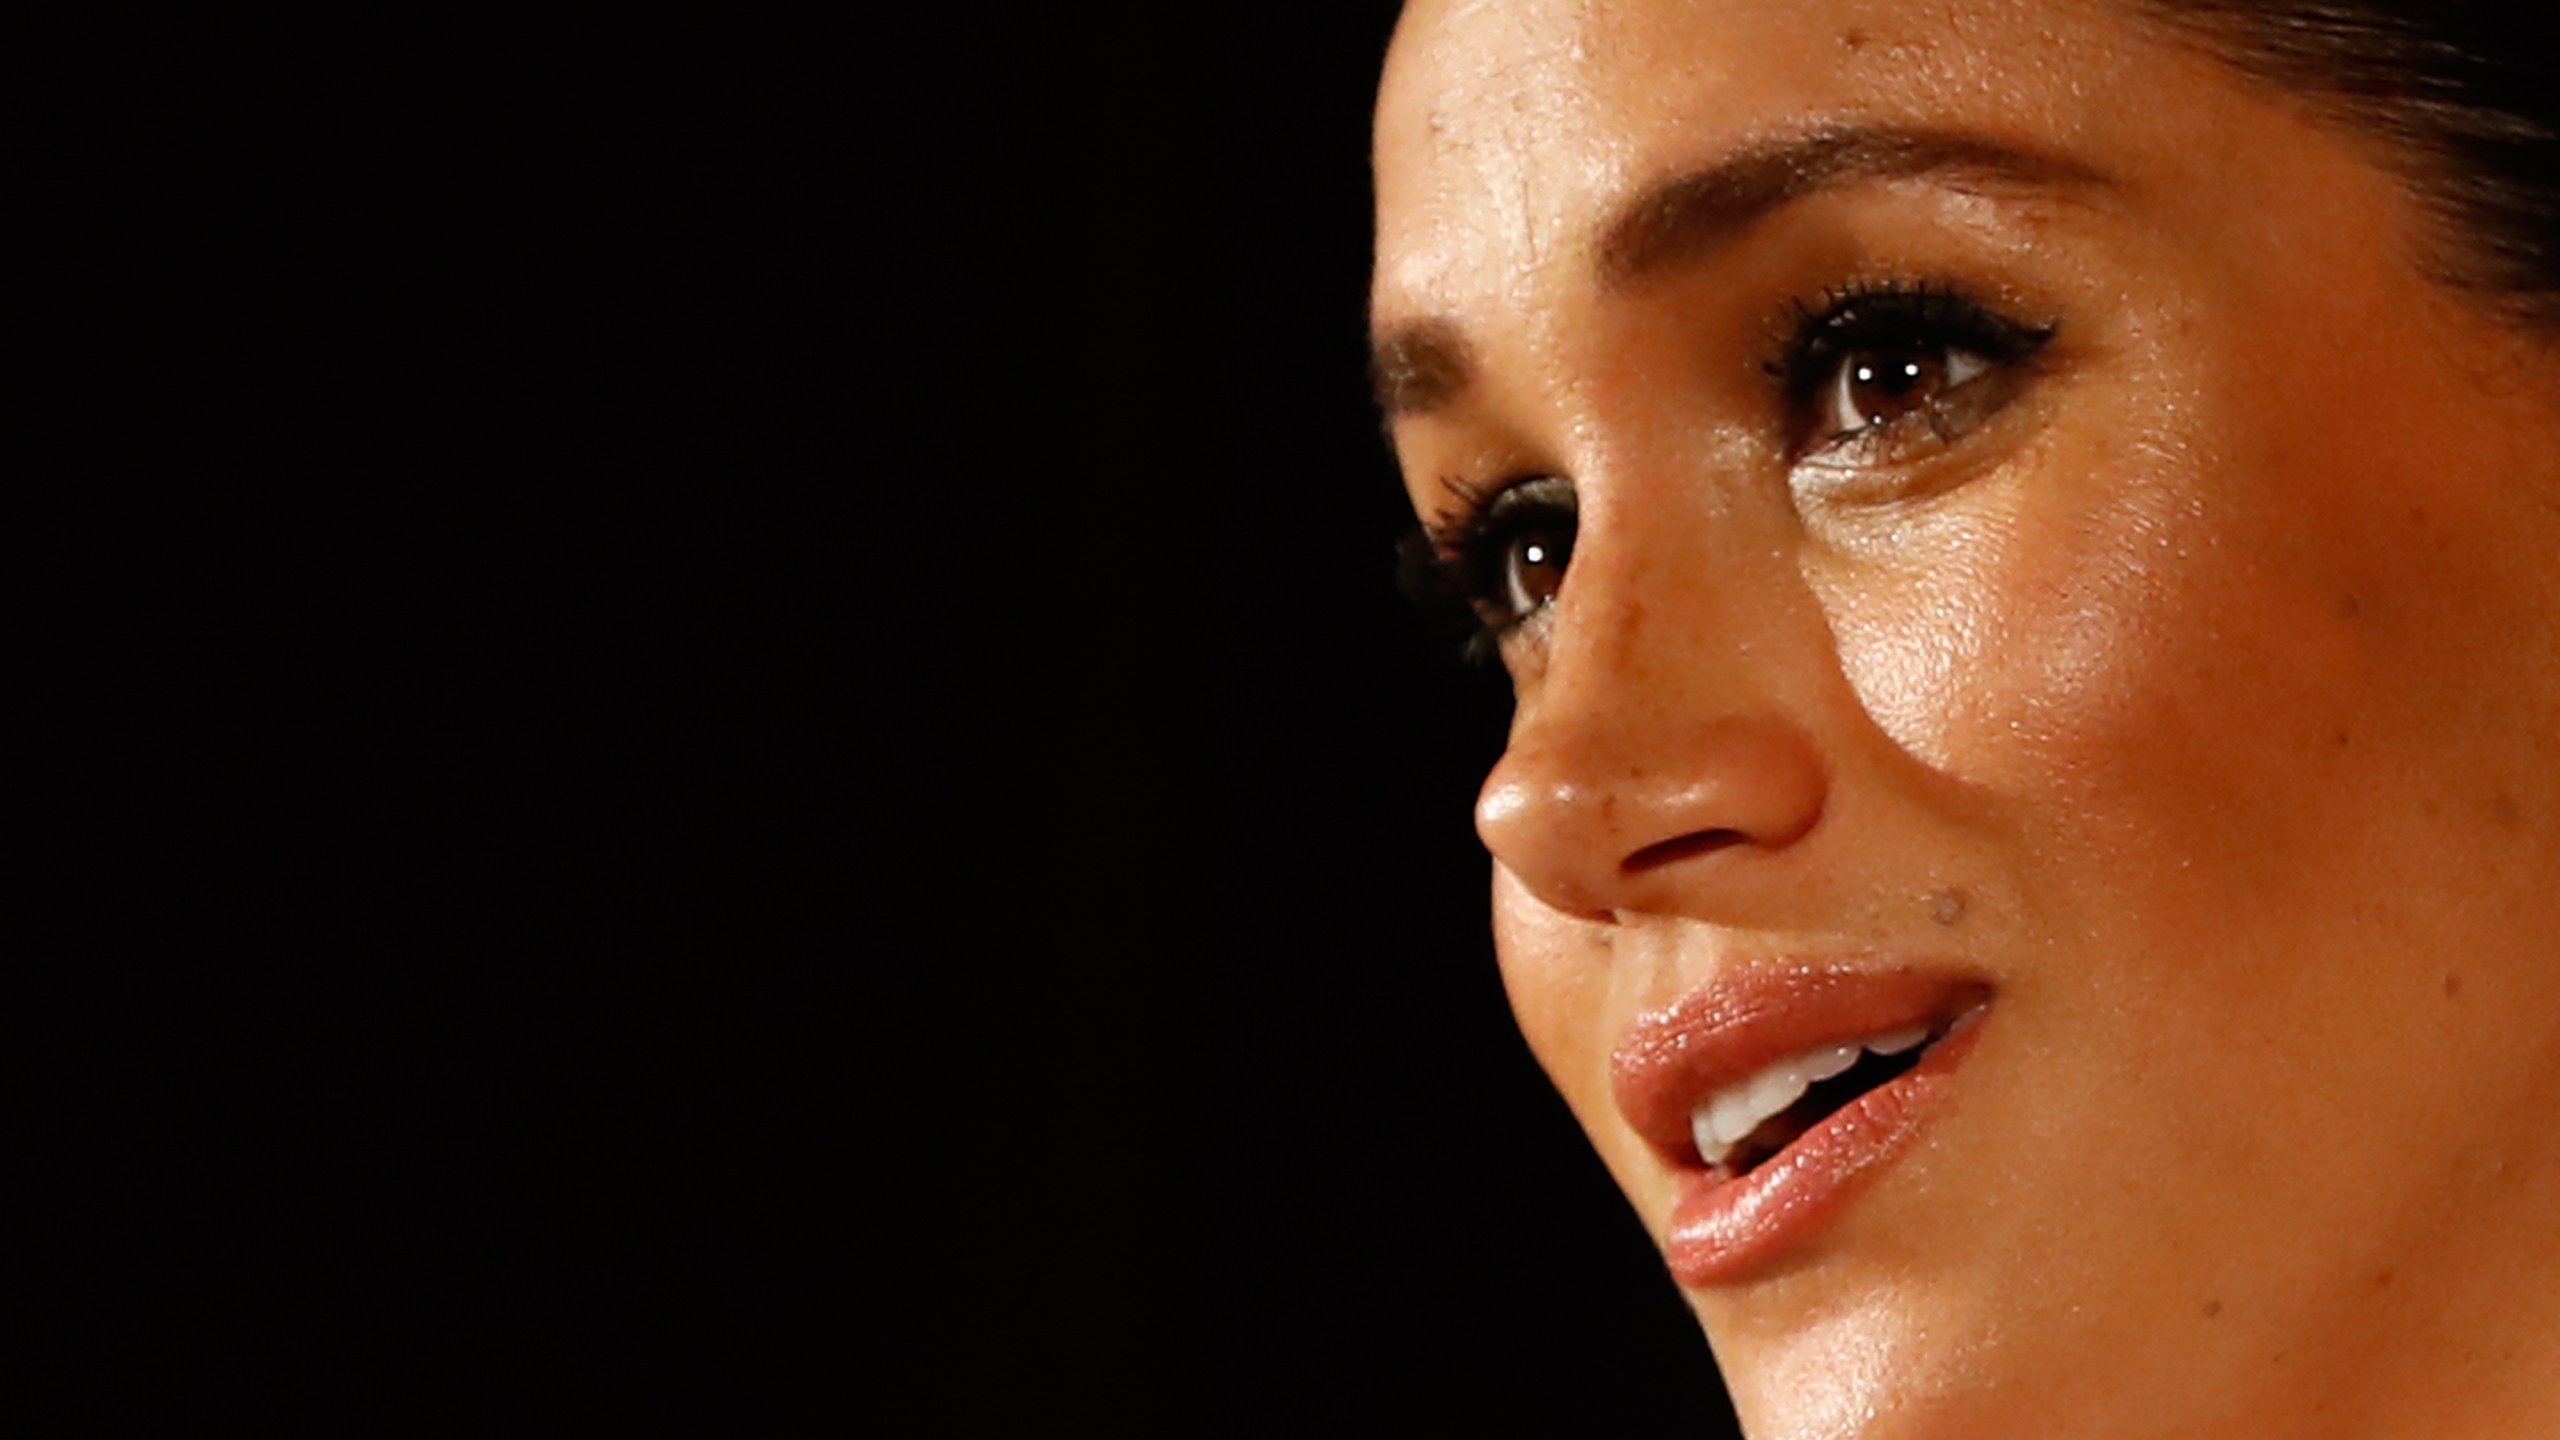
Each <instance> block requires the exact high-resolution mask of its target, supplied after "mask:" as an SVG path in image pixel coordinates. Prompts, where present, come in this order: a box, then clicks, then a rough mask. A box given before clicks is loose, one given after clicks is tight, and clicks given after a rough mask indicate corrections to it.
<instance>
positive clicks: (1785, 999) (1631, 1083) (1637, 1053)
mask: <svg viewBox="0 0 2560 1440" xmlns="http://www.w3.org/2000/svg"><path fill="white" fill-rule="evenodd" d="M1990 993H1991V987H1990V985H1989V984H1988V983H1987V982H1986V981H1985V980H1983V979H1982V977H1981V976H1979V975H1977V974H1973V973H1970V972H1968V971H1965V970H1962V969H1959V968H1954V967H1948V966H1939V965H1861V966H1855V967H1829V968H1825V967H1810V966H1807V967H1800V966H1767V967H1753V968H1751V969H1746V970H1741V971H1736V972H1734V973H1731V974H1727V975H1723V976H1719V977H1718V978H1716V979H1715V980H1713V981H1711V982H1710V983H1708V984H1706V985H1702V986H1700V987H1699V988H1697V989H1695V990H1692V991H1690V992H1689V993H1687V994H1685V995H1683V996H1681V997H1680V998H1679V999H1677V1000H1674V1001H1672V1002H1671V1003H1670V1004H1668V1005H1665V1006H1663V1007H1662V1008H1660V1009H1658V1010H1651V1011H1647V1012H1645V1013H1644V1014H1642V1015H1639V1016H1637V1017H1636V1019H1635V1022H1634V1023H1633V1024H1632V1025H1630V1026H1628V1027H1627V1032H1626V1034H1625V1035H1623V1036H1621V1037H1620V1039H1619V1041H1618V1048H1617V1050H1616V1052H1615V1053H1614V1054H1613V1055H1612V1056H1611V1057H1610V1071H1611V1080H1612V1082H1613V1085H1612V1088H1613V1089H1614V1090H1615V1091H1616V1095H1617V1101H1618V1111H1619V1113H1620V1114H1621V1115H1623V1116H1625V1117H1626V1121H1627V1123H1628V1125H1630V1126H1632V1127H1633V1128H1634V1130H1635V1132H1636V1133H1637V1134H1638V1135H1639V1136H1641V1137H1643V1139H1644V1141H1645V1143H1647V1144H1649V1145H1651V1146H1652V1147H1653V1149H1654V1151H1655V1153H1656V1154H1658V1155H1660V1156H1661V1157H1662V1159H1663V1162H1664V1163H1665V1164H1668V1165H1671V1166H1674V1167H1684V1168H1691V1169H1694V1168H1696V1167H1697V1166H1698V1165H1699V1164H1700V1161H1699V1158H1698V1152H1697V1147H1696V1144H1695V1143H1694V1142H1693V1141H1692V1140H1691V1138H1690V1132H1689V1114H1690V1111H1691V1110H1693V1109H1694V1108H1695V1107H1696V1106H1697V1105H1698V1103H1699V1102H1700V1101H1702V1100H1704V1099H1706V1098H1707V1097H1708V1096H1710V1095H1712V1094H1714V1093H1715V1092H1716V1091H1717V1090H1719V1089H1721V1088H1723V1087H1724V1086H1727V1085H1730V1084H1732V1083H1734V1082H1735V1081H1738V1080H1741V1079H1744V1078H1745V1077H1747V1076H1750V1075H1752V1074H1754V1073H1755V1072H1757V1071H1759V1070H1761V1069H1763V1068H1765V1067H1766V1066H1769V1065H1772V1064H1775V1063H1776V1062H1778V1061H1780V1060H1784V1059H1787V1058H1788V1057H1790V1056H1793V1055H1797V1054H1801V1053H1802V1052H1804V1051H1806V1050H1810V1049H1812V1048H1814V1047H1815V1046H1818V1045H1832V1044H1840V1043H1844V1042H1848V1041H1854V1040H1861V1039H1865V1038H1867V1037H1869V1036H1874V1035H1881V1034H1884V1033H1886V1032H1888V1031H1892V1030H1898V1029H1902V1028H1904V1027H1906V1026H1910V1025H1915V1024H1928V1025H1932V1026H1939V1027H1943V1026H1944V1025H1946V1024H1947V1023H1949V1022H1951V1021H1953V1020H1955V1019H1956V1018H1957V1017H1959V1016H1960V1015H1962V1014H1963V1013H1964V1012H1965V1011H1967V1010H1969V1009H1971V1008H1973V1007H1974V1006H1976V1005H1979V1004H1981V1003H1982V1002H1983V1001H1984V1000H1985V999H1987V998H1989V996H1990Z"/></svg>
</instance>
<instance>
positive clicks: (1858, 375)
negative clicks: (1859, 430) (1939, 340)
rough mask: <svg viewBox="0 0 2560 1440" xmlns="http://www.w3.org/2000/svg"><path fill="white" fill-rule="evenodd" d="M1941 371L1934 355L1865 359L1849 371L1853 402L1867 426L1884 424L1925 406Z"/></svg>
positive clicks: (1874, 356)
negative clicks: (1906, 412)
mask: <svg viewBox="0 0 2560 1440" xmlns="http://www.w3.org/2000/svg"><path fill="white" fill-rule="evenodd" d="M1942 368H1943V367H1942V365H1941V362H1940V361H1939V360H1938V359H1937V358H1936V357H1935V356H1930V355H1924V354H1902V355H1890V356H1885V355H1870V356H1867V357H1864V358H1863V359H1861V360H1860V361H1859V363H1857V364H1855V365H1853V366H1851V367H1850V369H1849V381H1850V386H1851V390H1852V397H1851V398H1852V403H1854V404H1855V405H1856V407H1857V411H1858V414H1859V415H1860V416H1862V417H1864V418H1865V420H1866V421H1867V423H1868V424H1871V425H1880V424H1883V423H1884V422H1885V421H1887V420H1890V419H1892V418H1893V417H1894V416H1896V415H1898V414H1901V413H1903V412H1905V411H1908V410H1912V409H1915V408H1917V407H1918V406H1919V405H1920V404H1922V403H1925V402H1926V401H1927V399H1928V397H1929V395H1930V394H1931V393H1932V392H1933V391H1934V390H1936V388H1937V380H1938V378H1939V374H1940V372H1941V370H1942Z"/></svg>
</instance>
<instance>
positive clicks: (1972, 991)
mask: <svg viewBox="0 0 2560 1440" xmlns="http://www.w3.org/2000/svg"><path fill="white" fill-rule="evenodd" d="M1991 1001H1992V995H1991V990H1990V987H1989V986H1988V985H1987V984H1984V983H1983V982H1981V981H1979V980H1977V979H1972V978H1968V977H1963V976H1958V975H1952V974H1947V973H1943V972H1925V971H1917V970H1898V971H1890V972H1881V973H1875V972H1867V973H1862V972H1853V971H1830V972H1818V973H1813V974H1793V973H1772V974H1759V975H1741V976H1732V977H1727V978H1725V979H1722V980H1719V981H1718V982H1717V983H1716V984H1714V985H1711V986H1709V987H1706V988H1705V989H1702V990H1700V991H1698V992H1696V993H1693V994H1691V995H1689V996H1685V997H1683V998H1682V999H1681V1000H1680V1001H1678V1002H1676V1003H1674V1004H1673V1005H1671V1006H1669V1007H1666V1008H1665V1009H1663V1010H1661V1011H1657V1012H1654V1013H1652V1014H1649V1015H1646V1016H1643V1017H1640V1018H1639V1019H1638V1021H1637V1022H1636V1024H1635V1025H1634V1026H1633V1027H1632V1028H1631V1029H1630V1030H1629V1032H1628V1035H1627V1037H1626V1039H1625V1041H1624V1042H1623V1043H1622V1044H1621V1045H1620V1046H1619V1049H1618V1052H1617V1055H1616V1057H1615V1062H1614V1068H1615V1070H1616V1075H1615V1081H1616V1090H1617V1096H1618V1103H1619V1109H1620V1111H1621V1112H1622V1113H1623V1114H1624V1115H1625V1116H1626V1118H1627V1120H1628V1121H1629V1123H1630V1124H1631V1125H1632V1126H1633V1127H1634V1128H1635V1130H1636V1131H1637V1133H1638V1134H1639V1135H1641V1136H1643V1137H1644V1139H1645V1140H1646V1142H1647V1143H1648V1144H1649V1145H1650V1146H1651V1147H1652V1148H1653V1150H1654V1151H1655V1153H1656V1154H1657V1155H1658V1156H1659V1157H1660V1158H1661V1159H1662V1161H1663V1162H1664V1164H1665V1165H1666V1166H1668V1167H1669V1168H1671V1169H1672V1170H1673V1171H1674V1172H1675V1174H1676V1175H1677V1177H1678V1179H1679V1182H1680V1197H1679V1200H1678V1201H1677V1203H1676V1204H1675V1206H1674V1208H1673V1211H1672V1214H1671V1217H1670V1221H1669V1224H1668V1227H1667V1234H1666V1239H1665V1246H1664V1249H1665V1253H1666V1256H1667V1258H1668V1259H1669V1260H1670V1262H1671V1269H1672V1273H1673V1275H1674V1276H1675V1277H1676V1278H1677V1279H1678V1280H1679V1281H1680V1282H1681V1283H1682V1284H1683V1285H1689V1286H1693V1287H1703V1286H1710V1285H1717V1284H1725V1283H1730V1282H1732V1281H1735V1280H1740V1279H1747V1278H1751V1277H1753V1276H1756V1275H1758V1274H1760V1273H1762V1272H1763V1271H1764V1270H1765V1269H1767V1268H1768V1266H1769V1265H1771V1264H1772V1263H1773V1262H1775V1261H1776V1260H1778V1259H1779V1258H1781V1257H1782V1256H1784V1255H1786V1254H1788V1253H1790V1252H1792V1251H1794V1250H1795V1249H1797V1248H1799V1247H1800V1246H1802V1245H1804V1244H1806V1243H1808V1242H1810V1241H1811V1240H1812V1239H1813V1238H1814V1237H1815V1236H1816V1235H1818V1234H1819V1233H1821V1231H1822V1230H1824V1229H1825V1228H1826V1227H1827V1226H1828V1225H1829V1224H1830V1223H1831V1221H1832V1220H1833V1219H1834V1218H1836V1216H1837V1215H1838V1214H1839V1212H1840V1211H1841V1210H1842V1209H1843V1208H1844V1207H1845V1206H1846V1205H1847V1203H1848V1201H1849V1200H1850V1198H1851V1196H1852V1194H1853V1192H1854V1191H1855V1190H1856V1189H1857V1188H1858V1187H1859V1185H1860V1183H1861V1182H1862V1181H1863V1180H1864V1179H1865V1178H1866V1177H1868V1176H1869V1175H1870V1174H1872V1173H1873V1172H1875V1171H1877V1170H1879V1169H1880V1168H1882V1167H1883V1166H1884V1165H1885V1164H1886V1163H1888V1162H1889V1161H1891V1160H1892V1159H1893V1158H1895V1157H1896V1156H1898V1155H1899V1154H1900V1153H1902V1152H1903V1151H1904V1150H1905V1149H1907V1148H1908V1146H1909V1143H1910V1142H1911V1141H1912V1140H1913V1139H1915V1138H1917V1136H1918V1134H1919V1132H1920V1130H1921V1128H1922V1127H1923V1125H1924V1123H1925V1122H1926V1121H1927V1120H1928V1119H1929V1118H1930V1117H1931V1116H1932V1115H1933V1114H1934V1113H1935V1112H1936V1111H1937V1110H1938V1109H1939V1108H1941V1102H1942V1101H1943V1100H1944V1098H1945V1092H1946V1090H1947V1088H1948V1083H1949V1081H1950V1080H1951V1079H1952V1077H1953V1075H1954V1073H1955V1069H1956V1067H1957V1066H1958V1065H1960V1064H1961V1063H1962V1062H1963V1060H1964V1058H1965V1057H1966V1056H1967V1055H1968V1054H1969V1053H1970V1052H1971V1051H1972V1049H1973V1045H1974V1039H1975V1037H1976V1035H1977V1034H1978V1032H1979V1028H1980V1025H1981V1022H1982V1021H1983V1019H1984V1018H1985V1017H1986V1016H1987V1015H1988V1014H1989V1012H1990V1009H1991Z"/></svg>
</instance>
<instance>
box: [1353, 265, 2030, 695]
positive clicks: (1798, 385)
mask: <svg viewBox="0 0 2560 1440" xmlns="http://www.w3.org/2000/svg"><path fill="white" fill-rule="evenodd" d="M2054 328H2055V327H2053V326H2052V325H2044V326H2031V325H2025V324H2021V323H2019V322H2017V321H2014V320H2011V319H2008V318H2007V317H2005V316H2002V315H2000V314H1997V313H1995V312H1994V311H1992V310H1990V309H1989V308H1987V307H1986V306H1985V305H1983V304H1982V303H1981V302H1979V301H1977V300H1975V299H1973V298H1972V296H1971V295H1969V294H1968V293H1966V292H1965V291H1964V290H1963V289H1961V288H1959V287H1957V286H1955V285H1952V284H1947V283H1943V282H1939V281H1916V282H1915V281H1904V280H1884V281H1878V282H1872V283H1863V284H1858V285H1851V286H1845V287H1842V288H1839V289H1834V290H1830V291H1827V292H1825V294H1824V295H1823V297H1822V299H1821V300H1820V301H1819V302H1816V303H1810V304H1809V303H1806V302H1805V301H1802V300H1795V301H1791V302H1790V303H1789V304H1788V306H1787V308H1786V311H1785V312H1784V314H1783V316H1782V317H1781V319H1780V321H1779V324H1778V329H1779V331H1780V334H1781V338H1780V339H1779V341H1778V342H1777V353H1776V354H1775V356H1774V357H1773V358H1772V359H1770V360H1769V361H1768V362H1767V363H1766V364H1765V365H1764V366H1763V367H1762V368H1763V369H1764V370H1765V371H1766V372H1767V373H1768V375H1769V377H1770V379H1771V381H1772V383H1773V385H1774V387H1775V392H1776V393H1775V396H1774V400H1775V403H1776V405H1777V406H1778V409H1779V413H1780V414H1781V415H1783V416H1784V417H1785V440H1786V454H1787V457H1788V461H1789V463H1790V464H1791V465H1793V464H1802V463H1807V462H1822V463H1828V464H1832V465H1836V466H1841V467H1843V468H1855V467H1858V466H1861V465H1867V464H1877V463H1890V462H1891V461H1893V460H1894V459H1897V458H1899V457H1897V456H1894V455H1892V454H1890V453H1889V452H1890V451H1892V450H1893V449H1895V448H1896V447H1897V446H1898V445H1901V444H1906V443H1918V444H1923V445H1926V444H1930V443H1932V442H1935V443H1938V444H1943V443H1947V442H1951V441H1953V440H1954V439H1956V438H1957V437H1959V436H1960V435H1962V434H1963V433H1964V431H1965V430H1966V429H1969V428H1970V426H1971V425H1972V424H1975V423H1979V422H1980V421H1981V420H1983V419H1987V418H1988V417H1989V416H1990V414H1992V413H1995V412H1996V411H1997V410H1998V409H1999V408H2001V407H2002V406H2003V405H2005V404H2006V403H2007V401H2008V399H2009V398H2010V397H2011V395H2012V394H2014V388H2003V387H2005V386H2011V385H2012V382H2014V381H2016V380H2017V379H2020V378H2022V377H2023V375H2024V374H2025V373H2026V372H2025V370H2024V367H2025V366H2026V365H2027V362H2029V361H2030V360H2031V359H2032V358H2033V357H2034V355H2035V353H2036V352H2037V351H2038V350H2040V349H2042V348H2043V346H2044V345H2045V343H2046V342H2047V341H2049V340H2051V339H2052V338H2053V334H2054ZM1897 353H1898V354H1902V355H1906V356H1908V355H1914V354H1921V355H1935V356H1938V357H1940V358H1941V359H1946V358H1950V357H1954V356H1957V355H1964V356H1968V357H1971V358H1972V359H1974V360H1977V361H1979V362H1980V365H1979V367H1978V368H1977V369H1976V370H1974V371H1973V372H1972V373H1970V374H1967V375H1965V376H1964V377H1962V378H1959V379H1956V380H1955V381H1953V382H1952V383H1950V384H1948V385H1946V386H1945V388H1944V389H1943V390H1941V391H1939V392H1937V393H1936V394H1934V395H1932V396H1931V397H1929V398H1928V399H1927V400H1925V401H1923V402H1922V403H1920V404H1918V405H1916V406H1914V407H1913V408H1912V409H1909V410H1906V411H1903V412H1902V413H1900V414H1898V415H1894V416H1891V417H1889V418H1884V419H1881V420H1877V421H1874V422H1873V423H1868V424H1863V425H1857V426H1852V427H1848V428H1845V429H1838V430H1833V431H1831V432H1830V433H1827V434H1826V433H1822V432H1823V431H1824V429H1825V427H1826V424H1827V423H1828V422H1827V421H1826V419H1825V417H1824V416H1823V415H1822V413H1821V412H1822V410H1823V408H1824V407H1825V406H1826V405H1827V404H1829V403H1830V400H1829V398H1828V397H1826V396H1825V393H1824V392H1825V391H1826V390H1833V389H1836V388H1838V387H1839V385H1840V382H1841V379H1842V377H1843V374H1844V371H1843V369H1842V367H1843V366H1845V365H1846V364H1848V362H1849V361H1850V360H1852V359H1853V358H1855V357H1858V356H1860V355H1865V354H1883V355H1891V354H1897ZM1945 368H1946V369H1949V370H1952V369H1953V368H1954V367H1952V366H1949V367H1945ZM1977 387H1987V388H1977ZM1949 395H1954V396H1957V397H1959V398H1960V399H1963V400H1966V401H1968V402H1969V404H1970V407H1971V408H1972V411H1973V413H1971V414H1953V413H1950V411H1949V409H1948V407H1947V406H1946V405H1945V403H1944V402H1945V397H1946V396H1949ZM1845 396H1846V392H1843V397H1844V398H1845ZM1915 426H1917V427H1919V428H1918V430H1917V431H1915V429H1914V427H1915ZM1923 432H1925V433H1923ZM1441 484H1442V488H1443V489H1445V490H1446V491H1448V492H1449V493H1450V494H1451V495H1452V496H1454V497H1455V500H1456V503H1455V504H1454V505H1453V506H1452V507H1451V509H1450V510H1449V511H1447V512H1444V513H1442V514H1440V515H1438V516H1435V517H1432V518H1430V519H1428V520H1426V521H1425V522H1424V523H1423V524H1422V525H1420V526H1419V527H1418V528H1417V530H1416V531H1415V532H1413V533H1412V534H1409V535H1408V536H1407V538H1406V541H1405V543H1404V545H1403V547H1402V553H1401V557H1400V558H1401V562H1402V563H1401V566H1400V569H1401V572H1402V578H1403V580H1404V586H1405V590H1406V593H1407V594H1409V595H1411V596H1413V597H1414V598H1415V599H1416V600H1418V601H1420V602H1422V603H1423V604H1424V605H1425V606H1426V607H1427V608H1430V609H1434V610H1438V611H1441V612H1443V613H1448V614H1457V615H1464V616H1466V617H1467V619H1468V621H1469V625H1470V628H1471V630H1472V634H1471V635H1470V637H1469V639H1468V640H1467V642H1466V645H1465V653H1466V655H1467V658H1468V659H1469V660H1471V661H1491V660H1493V659H1495V658H1497V657H1498V655H1499V654H1500V651H1501V646H1502V642H1503V641H1504V640H1505V639H1506V638H1507V637H1509V636H1510V635H1511V633H1512V632H1513V631H1515V630H1517V629H1519V628H1520V627H1521V626H1522V625H1524V624H1526V623H1528V621H1529V620H1530V619H1531V618H1533V617H1534V616H1536V615H1538V614H1540V613H1543V611H1544V610H1545V608H1546V602H1545V600H1543V599H1542V600H1541V601H1540V602H1539V603H1538V604H1536V605H1535V606H1532V607H1528V608H1523V607H1521V606H1519V605H1518V604H1516V603H1514V600H1513V577H1512V571H1511V560H1512V547H1513V545H1514V544H1516V543H1518V542H1519V541H1520V540H1522V539H1523V538H1525V537H1528V536H1530V535H1532V534H1534V533H1535V532H1536V531H1538V530H1539V529H1541V528H1546V529H1549V530H1550V531H1561V532H1562V535H1563V540H1562V548H1563V549H1564V551H1565V554H1566V556H1567V557H1568V558H1569V557H1570V554H1571V548H1572V535H1573V530H1574V508H1575V507H1574V504H1573V491H1572V488H1571V486H1570V484H1569V483H1567V482H1565V481H1563V480H1561V479H1559V478H1557V477H1554V476H1527V477H1522V478H1520V479H1516V480H1506V481H1501V482H1496V483H1491V484H1487V483H1481V482H1474V481H1469V480H1464V479H1458V478H1449V479H1444V480H1443V481H1442V482H1441ZM1555 568H1556V569H1558V570H1559V571H1560V570H1561V569H1562V562H1559V563H1558V564H1557V565H1556V566H1555ZM1559 583H1560V582H1559Z"/></svg>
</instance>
